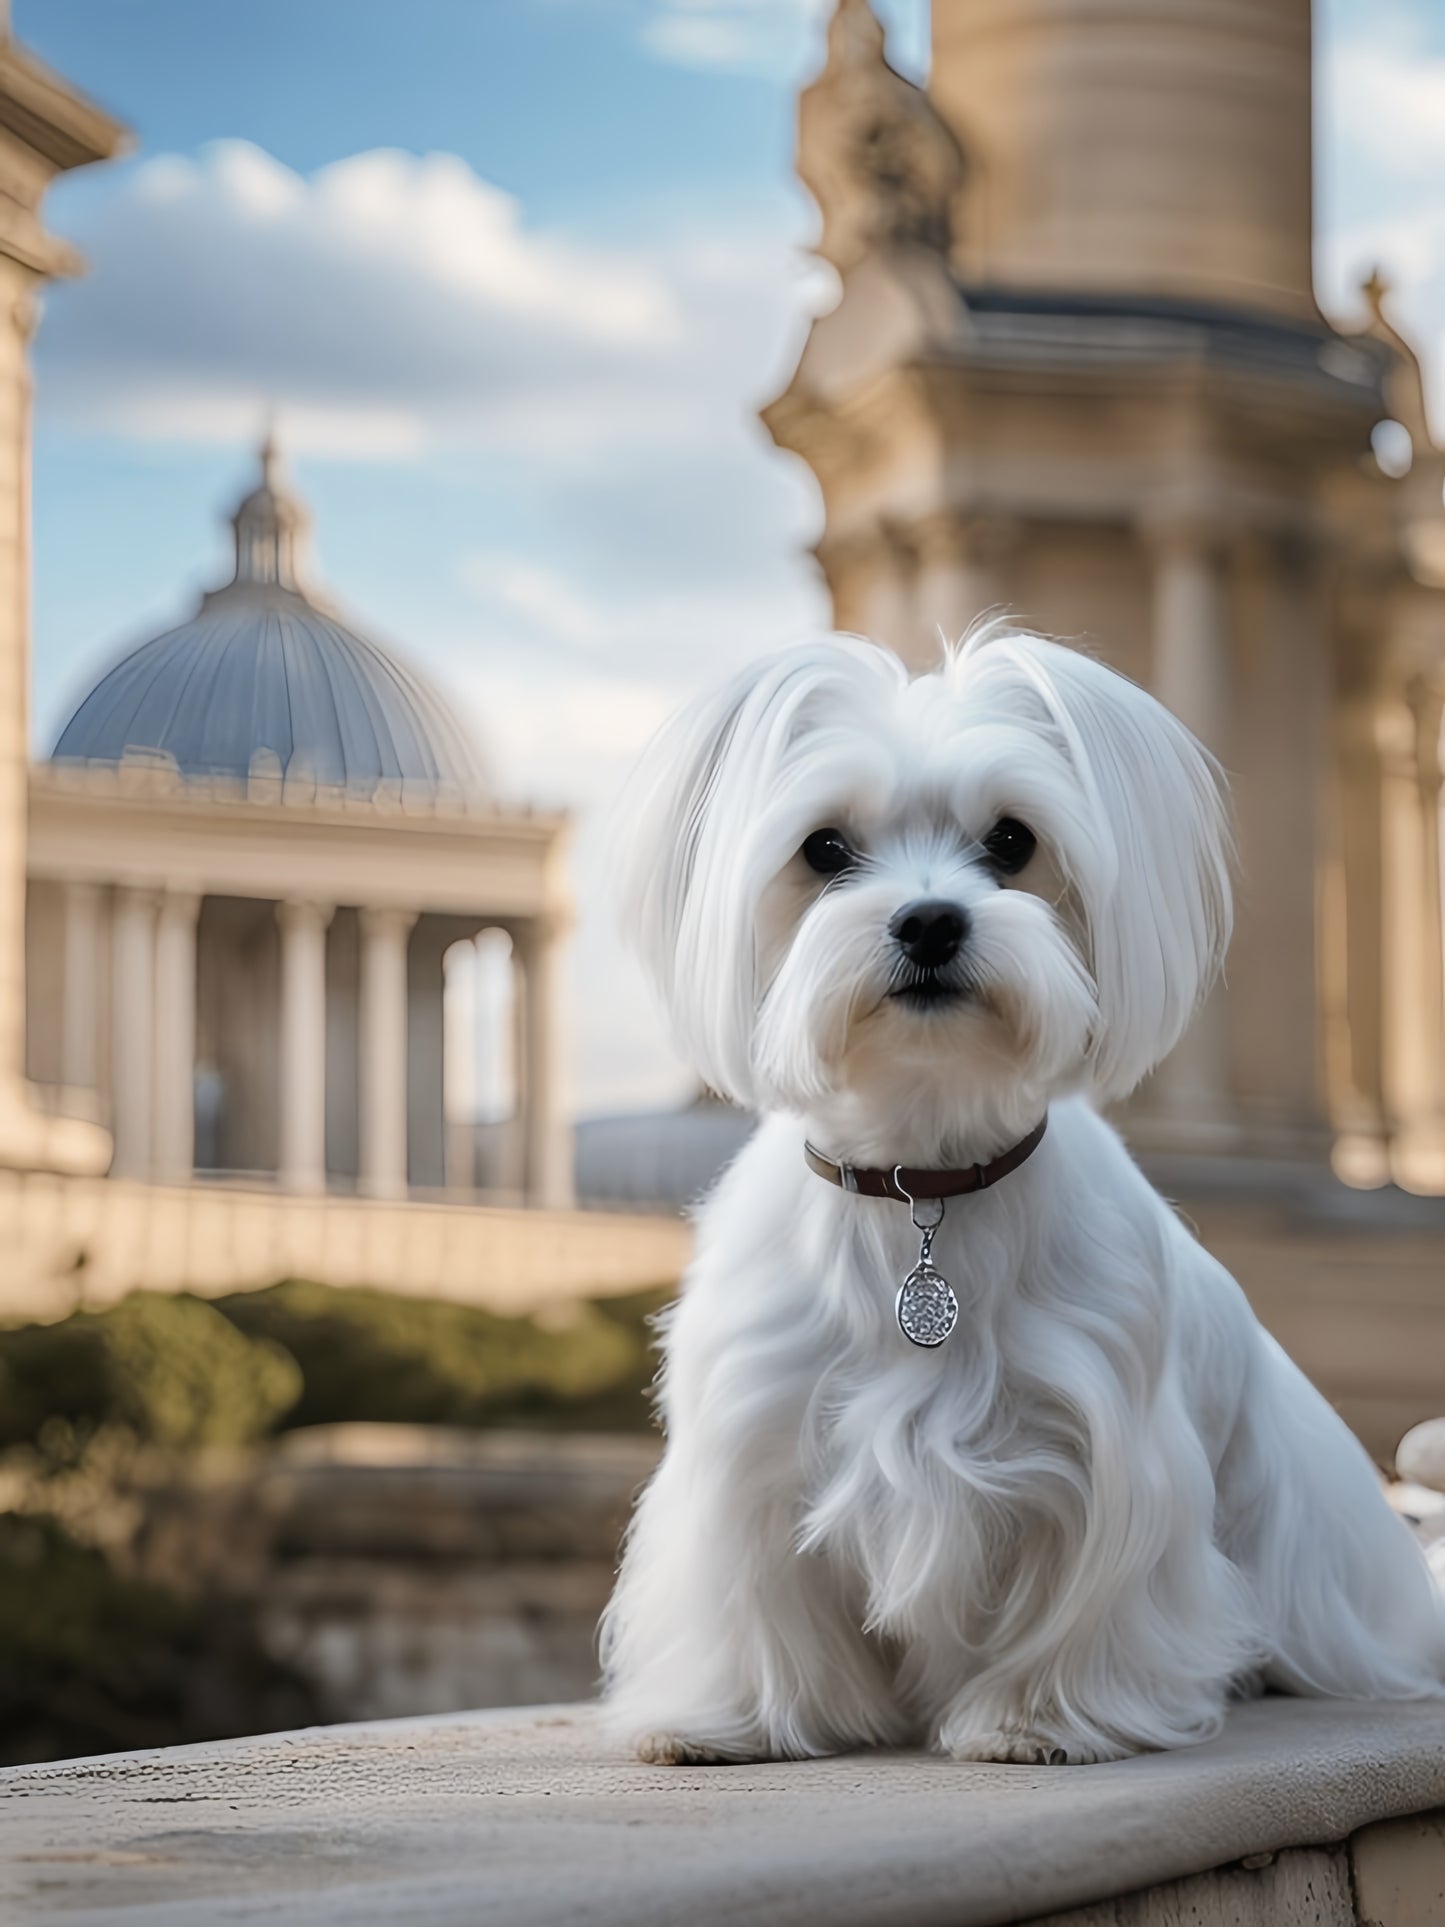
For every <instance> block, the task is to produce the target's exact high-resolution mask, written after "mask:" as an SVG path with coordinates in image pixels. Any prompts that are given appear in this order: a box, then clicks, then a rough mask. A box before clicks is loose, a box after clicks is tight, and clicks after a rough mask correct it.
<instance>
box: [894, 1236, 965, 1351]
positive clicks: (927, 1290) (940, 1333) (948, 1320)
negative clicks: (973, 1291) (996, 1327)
mask: <svg viewBox="0 0 1445 1927" xmlns="http://www.w3.org/2000/svg"><path fill="white" fill-rule="evenodd" d="M896 1309H897V1312H898V1329H899V1330H900V1331H901V1332H902V1333H903V1336H904V1337H905V1338H906V1339H907V1340H908V1342H909V1344H910V1345H923V1346H927V1347H930V1348H931V1347H932V1346H934V1345H941V1344H942V1343H943V1341H944V1339H945V1338H947V1337H948V1335H949V1333H950V1332H951V1331H952V1330H953V1328H954V1326H955V1325H956V1324H957V1323H958V1298H957V1295H956V1294H955V1292H954V1289H953V1286H952V1285H951V1284H949V1282H948V1280H947V1279H946V1278H945V1277H944V1275H943V1273H942V1272H941V1271H937V1270H935V1269H934V1266H933V1264H932V1262H931V1261H930V1260H929V1259H928V1258H927V1257H925V1256H924V1255H923V1254H922V1253H920V1254H919V1259H918V1263H917V1264H916V1265H915V1266H914V1267H913V1269H912V1271H910V1272H909V1274H908V1276H907V1277H906V1278H905V1279H904V1280H903V1283H902V1284H901V1285H900V1286H899V1287H898V1303H897V1307H896Z"/></svg>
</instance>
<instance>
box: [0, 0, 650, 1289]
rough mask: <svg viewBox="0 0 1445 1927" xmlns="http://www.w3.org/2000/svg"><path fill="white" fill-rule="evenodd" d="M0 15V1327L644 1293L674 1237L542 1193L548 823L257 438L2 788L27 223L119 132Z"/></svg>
mask: <svg viewBox="0 0 1445 1927" xmlns="http://www.w3.org/2000/svg"><path fill="white" fill-rule="evenodd" d="M7 15H8V9H7V8H6V7H5V6H4V5H3V0H0V161H3V170H0V173H3V178H0V1242H3V1244H4V1248H5V1253H6V1264H5V1273H4V1279H3V1284H0V1317H6V1318H16V1317H26V1316H37V1317H56V1316H60V1315H63V1314H64V1313H65V1312H66V1311H68V1310H70V1309H71V1308H73V1307H74V1306H76V1305H100V1304H104V1303H107V1302H109V1301H111V1300H113V1299H115V1298H117V1297H119V1296H121V1295H123V1294H124V1293H125V1292H127V1291H130V1290H133V1289H135V1288H137V1287H141V1286H143V1287H147V1288H150V1289H157V1290H190V1291H198V1292H203V1293H221V1292H227V1291H232V1290H235V1289H238V1288H246V1287H250V1286H261V1285H265V1284H268V1283H271V1282H273V1281H275V1280H276V1279H278V1278H283V1277H287V1276H304V1277H309V1278H313V1279H316V1280H318V1281H320V1282H322V1283H331V1284H353V1283H354V1284H371V1285H382V1286H387V1287H389V1288H391V1289H393V1290H398V1291H404V1292H413V1293H417V1294H422V1295H440V1296H449V1297H456V1298H461V1299H466V1300H470V1301H473V1302H477V1303H482V1304H486V1305H490V1306H491V1307H493V1308H494V1309H496V1310H499V1311H504V1312H517V1311H530V1310H536V1309H538V1308H539V1307H541V1306H544V1305H546V1304H548V1303H550V1302H557V1303H565V1302H567V1301H568V1300H573V1299H575V1298H576V1297H578V1296H579V1295H585V1294H589V1293H597V1292H603V1293H605V1292H608V1291H626V1290H632V1289H635V1288H636V1287H637V1286H638V1285H639V1284H642V1283H646V1284H654V1283H657V1282H660V1281H665V1280H667V1279H669V1278H675V1277H676V1276H677V1275H678V1272H679V1270H680V1268H681V1265H682V1263H683V1262H684V1260H685V1256H686V1251H687V1232H686V1227H685V1226H684V1225H683V1224H682V1223H681V1222H680V1221H678V1220H675V1219H674V1220H669V1219H665V1218H657V1217H637V1216H627V1215H625V1214H624V1213H621V1212H608V1213H605V1214H599V1213H583V1212H578V1211H575V1210H573V1209H572V1208H571V1186H572V1159H571V1145H570V1126H569V1121H568V1118H567V1114H566V1112H567V1099H566V1090H565V1082H564V1075H563V1051H564V1039H565V1025H564V1020H563V1012H562V1001H563V999H562V992H561V987H560V968H561V945H562V942H563V940H564V938H565V935H566V929H567V924H568V921H569V915H570V912H569V893H568V887H567V880H566V875H565V848H566V825H565V823H564V822H563V821H562V820H561V819H559V818H556V817H549V816H543V815H539V814H535V813H532V812H528V811H525V810H520V809H517V808H513V807H507V806H505V805H504V804H503V803H502V802H501V801H500V799H499V798H498V797H497V796H496V795H495V794H494V792H493V790H492V787H491V785H490V783H489V782H488V780H487V777H486V773H485V770H484V769H483V767H482V766H481V763H480V760H479V758H478V755H477V752H476V749H475V746H474V745H472V744H471V743H470V742H469V740H468V739H467V737H466V735H465V733H464V732H463V731H462V730H461V729H460V728H459V727H458V725H457V723H456V722H455V720H454V717H453V714H452V712H451V710H450V709H449V707H448V705H447V703H446V701H445V699H444V697H443V696H441V695H440V694H439V693H438V692H436V691H435V690H433V689H431V688H430V687H429V685H428V684H427V683H426V682H425V681H424V679H422V678H421V677H419V676H418V675H417V674H416V673H415V672H414V671H413V670H411V669H409V668H408V667H407V666H406V665H405V664H404V663H403V662H402V661H401V660H400V659H399V658H398V657H397V656H395V655H393V654H392V653H391V652H389V651H387V650H384V649H382V648H380V647H379V646H378V645H377V644H376V643H374V642H372V641H370V640H368V639H367V638H366V637H365V636H363V635H361V634H358V633H357V632H356V631H355V630H354V629H353V628H352V627H351V626H350V625H349V623H347V622H346V621H344V620H343V619H342V617H341V616H340V614H339V612H338V611H337V610H336V609H335V608H334V607H333V606H332V605H331V603H330V601H329V600H328V598H326V597H325V596H324V595H323V594H322V593H321V592H320V591H319V590H318V589H317V588H316V587H315V586H314V584H312V583H311V582H310V581H309V580H308V578H307V575H306V572H305V566H304V540H305V534H306V522H307V517H306V513H305V510H304V507H303V505H302V504H301V503H300V502H299V501H298V500H297V499H296V498H295V496H294V495H292V494H291V493H290V492H289V491H288V490H287V488H286V487H285V486H284V484H283V483H282V481H281V478H280V476H279V473H278V472H277V464H276V459H275V454H274V450H268V451H267V452H266V453H265V455H264V456H263V463H262V474H261V477H260V479H259V484H258V486H257V487H256V488H255V489H254V490H253V491H252V492H251V493H250V494H249V495H248V496H247V497H246V499H245V501H244V502H242V504H241V505H240V508H239V509H238V511H237V513H236V516H235V518H234V519H235V533H236V566H235V575H234V579H233V580H232V581H231V582H230V583H228V584H226V585H225V586H224V587H222V588H220V589H218V590H217V591H215V592H214V593H213V594H211V595H208V596H207V597H205V598H204V599H203V602H202V604H201V607H200V609H199V610H198V611H197V612H196V614H195V615H194V616H193V617H192V618H191V619H190V620H189V621H187V622H185V623H183V624H181V626H180V627H179V628H177V629H175V630H172V631H170V632H169V633H168V634H166V635H164V636H161V637H158V638H156V639H155V640H154V641H152V642H150V643H147V644H145V645H144V646H143V647H142V648H140V649H137V650H133V651H132V652H130V654H128V655H127V656H126V658H125V659H124V660H123V661H122V662H121V663H120V664H118V665H117V666H116V668H114V669H113V670H111V671H110V673H109V674H107V675H106V676H104V677H103V678H102V679H101V681H100V682H99V683H98V684H97V685H96V687H95V688H94V689H93V690H92V691H91V693H90V694H89V696H88V697H87V698H86V700H85V701H84V702H83V703H82V704H81V705H80V706H79V708H78V709H77V711H76V713H75V715H74V716H73V717H72V718H71V720H70V722H69V723H68V724H67V725H66V728H65V730H64V731H63V732H62V734H61V737H60V740H59V742H58V743H57V745H56V750H55V755H54V756H53V757H52V758H51V759H49V760H48V761H46V762H44V763H41V764H39V765H38V766H34V767H32V765H31V760H30V753H29V717H28V671H29V649H30V634H29V567H30V540H29V491H30V405H31V387H30V376H29V370H28V363H27V348H28V343H29V338H30V334H31V331H32V329H33V327H34V323H35V318H36V312H37V309H36V302H35V293H36V290H37V288H38V287H39V286H40V284H41V283H43V281H44V280H45V279H46V277H47V276H50V275H54V274H62V273H72V272H76V271H78V270H79V268H80V265H81V264H80V262H79V261H78V260H77V259H76V257H75V256H74V255H73V254H72V253H71V252H70V251H69V250H68V249H66V248H65V247H63V246H62V245H61V244H60V243H58V242H56V241H55V240H53V239H52V238H51V237H50V236H48V235H47V234H46V233H45V232H44V229H43V228H42V226H41V224H40V218H39V209H40V202H41V198H42V195H43V193H44V189H45V187H46V185H47V183H48V182H49V181H50V180H51V179H52V177H53V176H54V175H55V174H56V173H58V172H60V171H62V170H64V169H66V168H72V167H78V166H82V165H85V164H88V163H91V162H94V161H99V160H103V159H105V158H107V157H108V156H109V155H111V154H113V153H115V152H116V151H118V149H119V148H120V146H121V145H122V144H123V139H124V135H123V130H122V129H121V128H120V127H119V126H117V125H116V124H115V123H114V122H113V121H111V120H110V119H108V118H107V117H106V116H105V115H104V114H102V113H100V112H99V111H98V110H97V109H95V108H94V107H92V106H91V105H90V104H89V103H88V102H86V101H84V100H82V99H81V98H80V97H79V96H78V95H76V94H75V93H74V92H73V91H71V90H70V89H69V88H68V87H67V86H66V85H65V83H64V82H62V81H61V80H59V79H58V78H57V77H56V76H55V75H54V74H51V73H50V72H48V71H47V70H46V69H45V68H44V67H42V66H41V65H40V64H39V63H38V62H37V61H35V60H34V59H33V58H32V57H31V56H30V55H29V54H27V53H26V52H25V51H24V50H23V49H21V48H20V47H18V46H17V45H16V44H15V42H14V40H13V38H12V37H11V35H10V32H9V23H8V17H7ZM479 933H480V934H479ZM497 933H502V934H501V935H500V936H497ZM478 941H483V942H491V944H492V948H493V953H494V955H495V950H496V947H497V944H498V943H500V944H501V945H502V946H503V947H504V948H505V947H506V945H507V944H509V945H510V957H511V965H512V975H513V993H514V994H513V996H512V998H511V1008H512V1015H513V1022H512V1031H513V1035H512V1039H511V1040H510V1042H509V1043H507V1044H499V1045H498V1047H497V1048H498V1050H499V1051H505V1054H506V1056H507V1058H508V1059H509V1061H510V1064H511V1066H512V1069H513V1072H514V1075H513V1077H512V1079H511V1082H512V1084H513V1086H514V1088H515V1092H516V1104H515V1115H514V1118H513V1121H512V1125H511V1127H510V1128H509V1129H507V1130H506V1131H504V1132H502V1133H500V1134H498V1133H496V1132H493V1133H491V1134H490V1135H489V1136H488V1137H487V1139H486V1143H487V1145H488V1146H489V1147H491V1152H490V1159H489V1161H488V1158H487V1157H485V1156H484V1158H483V1159H482V1162H481V1163H480V1165H479V1163H478V1159H477V1155H476V1152H477V1141H478V1134H477V1132H476V1130H475V1129H474V1128H473V1127H472V1125H471V1123H470V1121H469V1120H468V1119H467V1118H466V1117H465V1115H463V1116H462V1117H461V1119H460V1120H458V1119H457V1117H456V1115H455V1107H454V1106H449V1105H448V1102H447V1090H446V1075H447V1072H446V1066H447V1064H448V1062H449V1061H450V1062H452V1063H456V1062H458V1061H461V1062H463V1063H464V1062H465V1060H466V1059H467V1058H468V1056H469V1055H470V1052H469V1050H468V1049H467V1048H466V1040H465V1039H464V1038H458V1039H453V1040H452V1048H450V1049H449V1048H448V1038H447V1028H448V1016H447V1012H448V1010H449V1008H454V1007H455V1005H456V1003H457V1000H456V999H455V998H449V997H448V996H447V995H446V994H445V991H444V982H445V975H446V969H447V960H448V959H450V960H451V961H452V963H453V964H455V963H456V962H457V960H458V959H459V958H462V959H463V960H464V959H465V955H466V953H467V951H468V950H469V949H470V948H471V947H472V946H473V945H474V944H475V943H477V942H478ZM449 1110H450V1111H451V1113H452V1123H453V1124H455V1123H456V1122H458V1121H460V1122H461V1123H462V1125H463V1126H464V1128H463V1129H462V1130H461V1131H457V1130H455V1129H449V1128H448V1116H449ZM499 1135H500V1138H501V1148H500V1149H498V1148H497V1140H498V1137H499Z"/></svg>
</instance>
